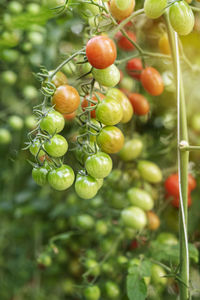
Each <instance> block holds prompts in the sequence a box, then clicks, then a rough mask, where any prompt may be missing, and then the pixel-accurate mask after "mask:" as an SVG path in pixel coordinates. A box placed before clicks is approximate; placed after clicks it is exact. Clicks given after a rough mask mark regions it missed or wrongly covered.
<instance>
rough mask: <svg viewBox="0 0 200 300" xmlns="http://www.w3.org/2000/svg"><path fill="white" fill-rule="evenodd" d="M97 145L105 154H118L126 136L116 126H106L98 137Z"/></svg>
mask: <svg viewBox="0 0 200 300" xmlns="http://www.w3.org/2000/svg"><path fill="white" fill-rule="evenodd" d="M97 144H98V146H99V147H100V149H101V150H102V151H103V152H106V153H108V154H109V153H117V152H119V151H120V150H121V148H122V147H123V145H124V135H123V133H122V132H121V130H120V129H119V128H117V127H115V126H105V127H104V128H102V129H101V131H100V134H99V135H98V136H97Z"/></svg>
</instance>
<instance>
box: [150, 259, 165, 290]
mask: <svg viewBox="0 0 200 300" xmlns="http://www.w3.org/2000/svg"><path fill="white" fill-rule="evenodd" d="M164 276H166V272H165V270H164V269H163V268H162V267H161V266H159V265H155V264H153V265H152V267H151V280H152V283H153V284H155V285H163V286H165V285H166V284H167V278H166V277H164Z"/></svg>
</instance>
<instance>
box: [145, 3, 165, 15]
mask: <svg viewBox="0 0 200 300" xmlns="http://www.w3.org/2000/svg"><path fill="white" fill-rule="evenodd" d="M166 7H167V0H159V1H157V0H145V2H144V12H145V14H146V16H147V17H148V18H150V19H157V18H159V17H160V16H162V14H163V13H164V10H165V8H166Z"/></svg>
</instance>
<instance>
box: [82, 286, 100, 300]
mask: <svg viewBox="0 0 200 300" xmlns="http://www.w3.org/2000/svg"><path fill="white" fill-rule="evenodd" d="M84 296H85V299H86V300H99V299H100V296H101V291H100V289H99V287H98V286H97V285H93V286H89V287H87V288H86V289H85V290H84Z"/></svg>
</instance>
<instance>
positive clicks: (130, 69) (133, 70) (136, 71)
mask: <svg viewBox="0 0 200 300" xmlns="http://www.w3.org/2000/svg"><path fill="white" fill-rule="evenodd" d="M142 69H143V67H142V61H141V59H140V58H132V59H130V60H129V61H128V62H127V64H126V70H127V73H128V74H129V75H130V76H131V77H133V78H134V79H136V80H140V77H141V72H142Z"/></svg>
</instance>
